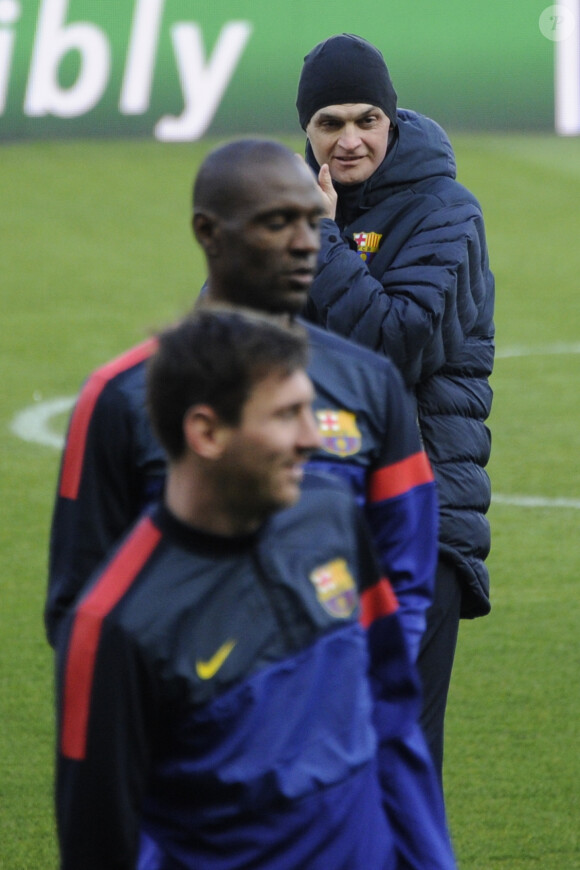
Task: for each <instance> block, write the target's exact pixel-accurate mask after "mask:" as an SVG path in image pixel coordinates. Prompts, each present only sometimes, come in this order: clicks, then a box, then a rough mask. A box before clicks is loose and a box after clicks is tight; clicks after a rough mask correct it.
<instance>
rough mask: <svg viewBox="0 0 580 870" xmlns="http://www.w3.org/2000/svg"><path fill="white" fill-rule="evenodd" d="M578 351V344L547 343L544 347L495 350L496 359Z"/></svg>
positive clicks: (579, 347) (579, 349) (554, 354)
mask: <svg viewBox="0 0 580 870" xmlns="http://www.w3.org/2000/svg"><path fill="white" fill-rule="evenodd" d="M568 353H570V354H575V353H580V344H565V343H563V342H558V343H556V344H547V345H544V347H506V348H504V349H503V350H500V349H498V350H496V352H495V358H496V359H513V358H514V357H519V356H558V355H561V354H568Z"/></svg>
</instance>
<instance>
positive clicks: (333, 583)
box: [310, 559, 358, 619]
mask: <svg viewBox="0 0 580 870" xmlns="http://www.w3.org/2000/svg"><path fill="white" fill-rule="evenodd" d="M310 580H311V582H312V583H313V584H314V588H315V589H316V597H317V598H318V600H319V602H320V603H321V604H322V606H323V607H324V609H325V610H326V612H327V613H330V615H331V616H336V617H337V618H339V619H346V618H347V617H348V616H351V615H352V613H353V611H354V609H355V607H356V605H357V601H358V597H357V593H356V586H355V582H354V579H353V577H352V574H351V573H350V571H349V570H348V565H347V564H346V561H345V560H344V559H333V561H332V562H327V563H326V565H321V566H320V567H319V568H316V569H315V570H314V571H313V572H312V574H311V575H310Z"/></svg>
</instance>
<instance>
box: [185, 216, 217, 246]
mask: <svg viewBox="0 0 580 870" xmlns="http://www.w3.org/2000/svg"><path fill="white" fill-rule="evenodd" d="M191 228H192V230H193V234H194V236H195V238H196V239H197V241H198V243H199V245H200V246H201V247H202V248H203V250H204V251H205V254H206V256H208V257H216V256H217V255H218V253H219V246H218V238H219V226H218V221H217V219H216V218H215V217H214V216H213V215H212V214H209V213H208V212H194V214H193V217H192V218H191Z"/></svg>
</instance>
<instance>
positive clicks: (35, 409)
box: [10, 342, 580, 510]
mask: <svg viewBox="0 0 580 870" xmlns="http://www.w3.org/2000/svg"><path fill="white" fill-rule="evenodd" d="M578 353H580V343H571V344H566V343H563V342H560V343H556V344H551V345H544V346H543V347H540V346H538V347H517V346H516V347H506V348H504V349H503V350H501V349H499V350H497V351H496V359H513V358H515V357H526V356H554V355H560V354H578ZM75 399H76V397H75V396H63V397H60V398H57V399H51V400H49V401H45V402H35V403H34V405H30V406H29V407H28V408H25V409H24V410H23V411H21V412H20V413H19V414H16V416H15V417H14V419H13V420H12V423H11V424H10V429H11V430H12V432H13V433H14V434H15V435H17V436H18V437H19V438H22V439H23V440H24V441H31V442H34V443H36V444H44V445H45V446H47V447H53V448H56V449H57V450H62V448H63V446H64V437H63V436H62V435H59V434H57V433H56V432H53V431H52V430H51V428H50V420H51V418H52V417H55V416H57V415H58V414H63V413H65V412H66V411H69V410H70V409H71V408H72V406H73V405H74V402H75ZM492 502H493V503H494V504H503V505H508V506H511V507H523V508H564V509H566V510H580V499H577V498H544V497H543V496H534V495H503V494H501V493H494V494H493V495H492Z"/></svg>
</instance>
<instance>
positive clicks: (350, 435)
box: [316, 410, 362, 456]
mask: <svg viewBox="0 0 580 870" xmlns="http://www.w3.org/2000/svg"><path fill="white" fill-rule="evenodd" d="M316 417H317V419H318V430H319V432H320V434H321V436H322V447H323V449H324V450H326V451H327V452H328V453H335V454H336V455H337V456H352V454H353V453H358V452H359V450H360V448H361V443H362V438H361V434H360V431H359V428H358V426H357V424H356V417H355V415H354V414H353V413H352V412H351V411H336V410H333V411H326V410H318V411H316Z"/></svg>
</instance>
